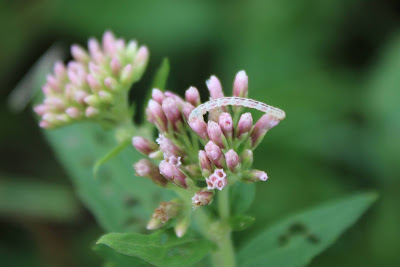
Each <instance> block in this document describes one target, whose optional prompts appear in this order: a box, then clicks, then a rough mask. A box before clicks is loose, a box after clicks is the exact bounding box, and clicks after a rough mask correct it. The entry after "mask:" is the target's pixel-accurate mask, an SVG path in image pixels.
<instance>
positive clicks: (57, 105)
mask: <svg viewBox="0 0 400 267" xmlns="http://www.w3.org/2000/svg"><path fill="white" fill-rule="evenodd" d="M44 104H45V105H47V106H48V107H49V108H53V109H64V108H65V103H64V100H63V99H61V98H59V97H47V98H46V99H45V100H44Z"/></svg>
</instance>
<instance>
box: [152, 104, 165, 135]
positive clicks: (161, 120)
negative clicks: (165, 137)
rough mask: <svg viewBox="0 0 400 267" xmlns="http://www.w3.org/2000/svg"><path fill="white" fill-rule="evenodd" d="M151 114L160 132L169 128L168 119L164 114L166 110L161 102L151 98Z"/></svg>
mask: <svg viewBox="0 0 400 267" xmlns="http://www.w3.org/2000/svg"><path fill="white" fill-rule="evenodd" d="M148 110H149V114H150V116H151V119H152V120H154V122H155V123H156V126H157V127H158V129H159V130H160V132H165V131H167V130H168V121H167V117H166V116H165V114H164V111H163V109H162V107H161V105H160V104H158V103H157V102H156V101H154V100H153V99H150V101H149V105H148Z"/></svg>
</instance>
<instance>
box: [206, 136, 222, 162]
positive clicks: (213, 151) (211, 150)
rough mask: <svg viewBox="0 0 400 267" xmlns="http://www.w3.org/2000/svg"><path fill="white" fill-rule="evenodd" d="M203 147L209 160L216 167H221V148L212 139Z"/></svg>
mask: <svg viewBox="0 0 400 267" xmlns="http://www.w3.org/2000/svg"><path fill="white" fill-rule="evenodd" d="M204 149H205V151H206V154H207V157H208V158H209V159H210V161H211V162H212V163H213V164H214V165H215V166H217V167H218V168H222V166H223V164H224V157H223V156H222V151H221V148H220V147H219V146H217V145H216V144H215V143H214V142H213V141H209V142H208V143H207V144H206V146H205V148H204Z"/></svg>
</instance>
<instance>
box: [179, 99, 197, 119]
mask: <svg viewBox="0 0 400 267" xmlns="http://www.w3.org/2000/svg"><path fill="white" fill-rule="evenodd" d="M193 109H194V106H193V105H192V104H190V103H188V102H186V103H185V104H184V105H183V107H182V113H183V115H184V116H185V118H186V120H189V116H190V113H191V112H192V111H193Z"/></svg>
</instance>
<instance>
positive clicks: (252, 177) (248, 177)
mask: <svg viewBox="0 0 400 267" xmlns="http://www.w3.org/2000/svg"><path fill="white" fill-rule="evenodd" d="M267 179H268V175H267V173H266V172H264V171H259V170H251V171H248V172H246V173H245V174H244V176H243V180H244V181H247V182H258V181H264V182H265V181H266V180H267Z"/></svg>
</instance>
